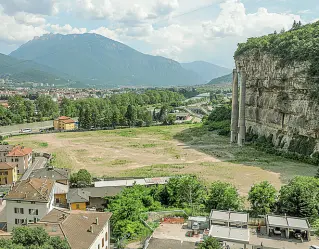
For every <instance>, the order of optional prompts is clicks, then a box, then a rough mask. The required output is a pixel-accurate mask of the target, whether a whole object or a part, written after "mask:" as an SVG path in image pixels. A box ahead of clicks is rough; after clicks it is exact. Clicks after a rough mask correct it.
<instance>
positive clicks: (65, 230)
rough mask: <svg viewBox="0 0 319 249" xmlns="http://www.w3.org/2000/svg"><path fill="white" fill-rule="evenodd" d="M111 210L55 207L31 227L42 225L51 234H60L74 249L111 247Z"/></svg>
mask: <svg viewBox="0 0 319 249" xmlns="http://www.w3.org/2000/svg"><path fill="white" fill-rule="evenodd" d="M111 216H112V213H109V212H92V211H82V210H68V209H61V208H53V209H52V211H51V212H50V213H48V214H47V215H46V216H44V217H43V218H42V219H41V220H40V221H39V222H38V223H34V224H30V225H29V226H31V227H42V228H44V229H45V230H46V231H47V233H48V234H49V235H50V236H59V237H61V238H63V239H66V241H67V242H68V243H69V245H70V247H71V248H74V249H109V248H110V218H111Z"/></svg>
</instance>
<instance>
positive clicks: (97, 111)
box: [0, 90, 184, 128]
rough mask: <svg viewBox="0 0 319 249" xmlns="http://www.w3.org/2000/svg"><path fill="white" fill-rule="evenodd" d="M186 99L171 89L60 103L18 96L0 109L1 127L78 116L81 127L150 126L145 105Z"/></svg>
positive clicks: (168, 103) (166, 103) (173, 103)
mask: <svg viewBox="0 0 319 249" xmlns="http://www.w3.org/2000/svg"><path fill="white" fill-rule="evenodd" d="M183 100H184V96H183V95H182V94H180V93H177V92H173V91H169V90H146V91H144V92H142V93H137V92H128V93H122V94H112V95H110V96H107V97H106V98H87V99H79V100H70V99H67V98H63V99H62V101H61V103H57V102H55V101H53V100H52V98H51V97H50V96H48V95H37V96H34V97H33V98H32V100H31V99H29V98H23V97H22V96H18V95H16V96H11V97H8V106H9V107H8V108H5V107H3V106H0V126H4V125H11V124H21V123H25V122H28V123H31V122H37V121H45V120H52V119H55V118H57V117H58V116H60V115H61V116H69V117H79V122H80V127H81V128H91V127H92V126H93V127H109V126H116V125H136V124H137V125H141V124H150V123H151V122H152V121H153V116H154V115H153V114H152V113H150V112H149V111H148V109H147V108H146V106H148V105H159V108H161V107H162V106H179V105H181V103H182V101H183Z"/></svg>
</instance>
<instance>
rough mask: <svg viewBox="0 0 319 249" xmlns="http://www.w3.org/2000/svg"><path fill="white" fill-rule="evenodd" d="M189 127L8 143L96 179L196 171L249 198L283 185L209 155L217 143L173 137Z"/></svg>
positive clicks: (264, 173) (248, 167)
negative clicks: (265, 184)
mask: <svg viewBox="0 0 319 249" xmlns="http://www.w3.org/2000/svg"><path fill="white" fill-rule="evenodd" d="M190 127H191V126H189V125H181V126H173V127H149V128H139V129H125V130H115V131H92V132H83V133H56V134H43V135H30V136H21V137H13V138H10V139H9V140H8V142H10V143H11V144H23V145H25V146H31V147H32V148H34V149H35V150H36V151H41V152H50V153H54V154H55V155H56V160H55V162H54V164H55V165H56V166H57V167H68V168H72V170H74V171H76V170H78V169H81V168H85V169H87V170H89V171H90V172H91V173H92V174H93V175H95V176H107V177H112V176H145V177H151V176H169V175H176V174H187V173H191V174H196V175H198V176H199V177H201V178H202V179H204V180H205V181H207V183H209V182H211V181H214V180H223V181H228V182H232V183H233V184H235V185H236V186H237V187H238V189H239V190H240V192H241V193H242V194H246V193H247V192H248V190H249V189H250V187H251V185H252V184H254V183H255V182H260V181H262V180H268V181H270V182H272V183H273V184H274V185H275V186H276V187H277V188H279V187H280V185H281V180H280V174H278V173H274V172H270V171H266V170H263V169H261V168H260V167H253V166H251V165H243V164H239V163H232V162H228V161H227V160H224V159H223V158H221V159H222V160H220V159H218V158H217V157H216V156H213V155H211V154H210V153H206V152H207V150H211V146H212V145H211V143H212V142H213V141H210V144H206V145H205V143H199V144H197V145H189V144H188V143H183V142H181V141H182V140H177V139H174V137H176V136H177V135H178V134H181V133H183V132H184V131H185V130H187V129H188V128H190ZM218 143H219V142H218ZM205 150H206V151H205ZM214 153H215V152H214Z"/></svg>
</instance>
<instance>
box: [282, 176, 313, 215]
mask: <svg viewBox="0 0 319 249" xmlns="http://www.w3.org/2000/svg"><path fill="white" fill-rule="evenodd" d="M279 210H280V211H281V213H286V214H288V215H291V216H298V217H316V216H318V214H319V179H316V178H314V177H306V176H297V177H295V178H293V179H292V180H290V181H289V183H288V184H287V185H284V186H282V187H281V189H280V192H279Z"/></svg>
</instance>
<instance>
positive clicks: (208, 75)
mask: <svg viewBox="0 0 319 249" xmlns="http://www.w3.org/2000/svg"><path fill="white" fill-rule="evenodd" d="M181 65H182V67H183V68H185V69H187V70H191V71H193V72H195V73H197V74H198V75H200V76H201V78H202V79H203V80H204V81H205V82H209V81H210V80H211V79H215V78H218V77H221V76H224V75H226V74H229V73H231V69H229V68H225V67H220V66H217V65H214V64H211V63H208V62H205V61H194V62H189V63H181Z"/></svg>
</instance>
